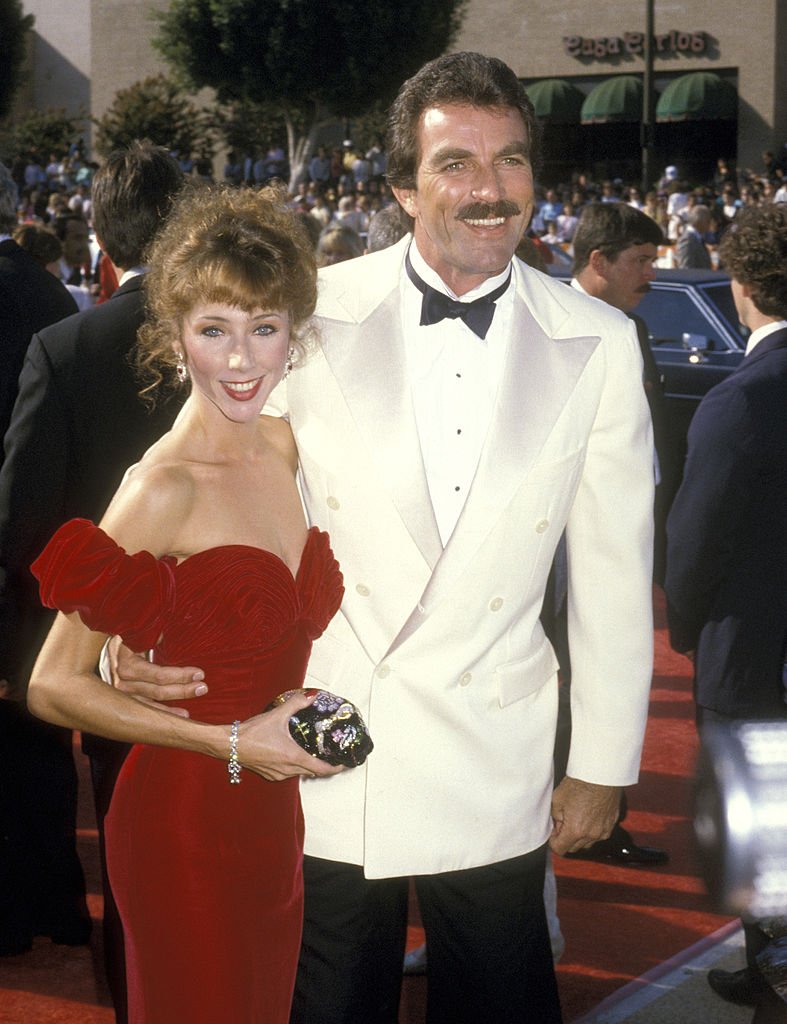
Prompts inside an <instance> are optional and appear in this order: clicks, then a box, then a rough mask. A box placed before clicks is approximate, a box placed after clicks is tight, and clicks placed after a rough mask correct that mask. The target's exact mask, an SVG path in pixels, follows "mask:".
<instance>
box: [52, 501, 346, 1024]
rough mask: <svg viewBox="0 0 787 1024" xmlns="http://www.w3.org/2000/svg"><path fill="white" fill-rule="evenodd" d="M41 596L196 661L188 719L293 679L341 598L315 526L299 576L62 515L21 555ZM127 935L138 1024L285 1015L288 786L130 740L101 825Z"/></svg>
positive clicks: (295, 887) (237, 706) (259, 554)
mask: <svg viewBox="0 0 787 1024" xmlns="http://www.w3.org/2000/svg"><path fill="white" fill-rule="evenodd" d="M33 569H34V572H35V574H36V576H38V578H39V580H40V582H41V595H42V600H43V601H44V603H45V604H47V605H49V606H50V607H56V608H59V609H61V610H63V611H66V612H70V611H74V610H76V611H78V612H79V613H80V615H81V617H82V619H83V620H84V621H85V622H86V624H87V625H88V626H90V628H92V629H95V630H99V631H101V632H106V633H119V634H120V635H121V636H122V637H123V638H124V640H125V641H126V642H127V643H128V644H129V646H131V647H132V648H133V649H135V650H145V649H147V648H150V647H152V648H154V649H155V660H156V661H157V662H159V663H166V664H172V665H197V666H199V667H200V668H202V669H204V670H205V678H206V682H207V683H208V686H209V692H208V694H207V695H206V696H204V697H201V698H199V700H198V701H197V702H191V703H190V705H189V710H190V711H191V713H192V714H193V715H194V717H199V719H201V720H203V721H206V722H215V723H221V722H231V721H233V720H234V719H241V720H243V719H246V718H248V717H250V716H251V715H254V714H257V713H259V712H260V711H262V710H263V709H264V708H265V707H266V705H267V704H268V703H269V702H270V700H272V699H273V697H275V696H276V695H277V694H279V693H281V692H282V691H283V690H287V689H291V688H293V687H299V686H301V685H302V684H303V679H304V675H305V671H306V663H307V661H308V658H309V652H310V649H311V644H312V641H313V640H314V639H315V638H316V637H317V636H319V634H320V633H321V632H322V630H323V629H324V628H325V626H326V625H327V623H328V622H329V620H330V619H331V617H332V616H333V614H334V613H335V612H336V610H337V608H338V607H339V603H340V601H341V596H342V577H341V573H340V572H339V567H338V565H337V563H336V561H335V559H334V557H333V555H332V553H331V550H330V547H329V544H328V537H327V534H325V533H321V532H319V531H318V530H317V529H316V528H312V529H311V530H310V531H309V534H308V539H307V541H306V546H305V548H304V551H303V555H302V558H301V564H300V568H299V569H298V572H297V574H296V576H295V577H294V578H293V576H292V573H291V572H290V570H289V569H288V568H287V566H286V565H285V564H284V563H283V562H282V561H281V559H279V558H278V557H277V556H276V555H274V554H272V553H271V552H268V551H262V550H260V549H257V548H252V547H246V546H242V545H232V546H230V545H228V546H224V547H218V548H213V549H210V550H208V551H202V552H200V553H198V554H195V555H192V556H191V557H190V558H187V559H186V560H185V561H183V562H181V563H180V564H176V563H175V560H174V559H172V558H162V559H156V558H154V556H153V555H151V554H149V553H147V552H140V553H139V554H136V555H133V556H129V555H127V554H126V553H125V552H124V551H123V550H122V548H119V547H118V546H117V545H116V544H115V543H114V541H112V540H111V539H110V538H109V537H107V535H106V534H105V533H103V531H101V530H100V529H99V528H98V527H96V526H94V525H93V524H92V523H89V522H87V521H86V520H72V521H71V522H69V523H67V524H66V525H65V526H64V527H62V528H61V529H60V530H59V531H58V532H57V533H56V534H55V536H54V537H53V538H52V540H51V541H50V543H49V545H48V546H47V548H46V550H45V551H44V553H43V554H42V555H41V557H40V558H39V559H38V561H37V562H36V563H35V565H34V566H33ZM105 828H106V844H107V861H108V865H109V875H110V881H111V884H112V889H113V892H114V894H115V898H116V899H117V903H118V906H119V908H120V913H121V917H122V919H123V925H124V930H125V941H126V963H127V971H128V991H129V1011H130V1021H131V1022H132V1024H142V1022H144V1024H179V1022H186V1021H188V1022H190V1024H201V1022H205V1024H208V1022H210V1024H213V1022H214V1021H231V1022H232V1024H243V1022H248V1024H279V1022H280V1024H286V1022H287V1021H288V1019H289V1008H290V1001H291V997H292V989H293V984H294V979H295V969H296V964H297V958H298V949H299V944H300V935H301V912H302V902H303V899H302V896H303V893H302V880H301V859H302V841H303V818H302V815H301V808H300V801H299V797H298V782H297V779H294V778H293V779H289V780H287V781H286V782H266V781H265V780H264V779H262V778H260V777H259V776H257V775H254V774H252V773H251V772H248V771H245V772H243V775H242V782H241V784H240V785H237V786H232V785H230V784H229V777H228V774H227V766H226V763H223V762H221V761H218V760H214V759H213V758H210V757H206V756H204V755H200V754H192V753H189V752H185V751H179V750H169V749H165V748H161V747H153V746H147V745H144V744H138V745H136V746H135V747H133V749H132V751H131V753H130V755H129V757H128V759H127V760H126V762H125V764H124V766H123V769H122V771H121V773H120V776H119V778H118V781H117V785H116V787H115V792H114V796H113V798H112V804H111V807H110V810H109V813H108V815H107V817H106V822H105Z"/></svg>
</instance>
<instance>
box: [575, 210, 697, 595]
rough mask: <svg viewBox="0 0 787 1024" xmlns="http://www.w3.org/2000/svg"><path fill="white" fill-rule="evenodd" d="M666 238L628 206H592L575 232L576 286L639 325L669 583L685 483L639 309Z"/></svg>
mask: <svg viewBox="0 0 787 1024" xmlns="http://www.w3.org/2000/svg"><path fill="white" fill-rule="evenodd" d="M663 244H664V235H663V233H662V230H661V228H660V227H659V226H658V224H656V222H655V221H654V220H652V219H651V218H650V217H648V216H647V215H646V214H644V213H642V212H641V211H640V210H637V209H635V208H634V207H633V206H629V205H628V204H627V203H591V204H590V205H589V206H586V207H585V208H584V209H583V210H582V214H581V216H580V218H579V223H578V225H577V230H576V232H575V233H574V279H573V281H572V284H573V286H574V287H579V288H580V290H581V291H584V292H587V294H588V295H592V296H594V298H597V299H602V300H603V301H604V302H608V303H609V304H610V306H615V308H616V309H620V310H622V311H623V312H624V313H627V314H628V316H630V317H631V319H632V320H633V321H634V323H635V325H636V328H637V339H638V341H639V348H640V352H641V353H642V363H643V375H642V383H643V386H644V388H645V395H646V396H647V399H648V405H649V406H650V416H651V419H652V420H653V438H654V441H655V443H656V455H657V466H656V500H655V506H654V515H655V521H656V540H655V551H654V568H653V577H654V579H655V581H656V582H657V583H659V584H661V583H663V582H664V559H665V547H666V521H667V513H668V512H669V506H670V503H671V501H672V499H673V497H674V496H675V491H676V489H677V486H678V483H679V482H680V469H679V467H678V466H677V465H676V458H675V453H674V451H673V445H672V444H671V441H670V432H669V426H668V423H667V408H666V403H665V399H664V385H663V383H662V380H661V373H660V371H659V368H658V366H657V365H656V360H655V359H654V358H653V352H652V351H651V348H650V343H649V341H648V328H647V325H646V323H645V321H644V320H643V319H642V317H639V316H637V315H636V314H635V313H634V310H635V309H636V308H637V306H638V305H639V303H640V302H641V300H642V297H643V295H646V294H647V293H648V291H650V282H651V281H652V280H653V279H654V278H655V276H656V270H655V262H656V258H657V257H658V247H659V246H660V245H663Z"/></svg>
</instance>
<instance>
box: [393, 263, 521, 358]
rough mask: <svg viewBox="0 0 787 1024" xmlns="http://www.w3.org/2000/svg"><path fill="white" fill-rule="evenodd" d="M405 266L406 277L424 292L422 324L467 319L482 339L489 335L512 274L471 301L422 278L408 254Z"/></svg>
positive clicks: (474, 331) (468, 323)
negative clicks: (496, 286) (452, 296)
mask: <svg viewBox="0 0 787 1024" xmlns="http://www.w3.org/2000/svg"><path fill="white" fill-rule="evenodd" d="M405 269H406V270H407V276H408V277H409V278H410V280H411V281H412V282H413V284H414V285H415V287H416V288H417V289H418V290H419V291H420V292H421V293H422V294H423V299H422V301H421V326H422V327H423V326H425V325H430V324H438V323H440V321H441V320H445V319H449V320H456V319H460V320H464V322H465V323H466V324H467V326H468V327H469V328H470V330H471V331H473V333H474V334H477V335H478V337H479V338H481V339H484V338H486V335H487V332H488V330H489V328H490V327H491V325H492V319H493V318H494V315H495V302H496V301H497V300H498V299H499V298H500V296H501V295H502V294H503V292H505V290H506V289H507V288H508V285H509V283H510V281H511V273H510V272H509V274H508V277H507V278H506V279H505V281H504V282H503V284H502V285H500V287H499V288H495V289H494V291H491V292H489V294H488V295H482V296H481V297H480V298H478V299H473V301H472V302H461V301H460V300H459V299H452V298H451V296H450V295H446V294H445V292H440V291H438V290H437V289H436V288H433V287H432V286H431V285H429V284H427V283H426V282H425V281H422V280H421V278H420V277H419V276H418V274H416V272H415V270H413V266H412V264H411V263H410V254H409V253H408V254H407V259H406V261H405Z"/></svg>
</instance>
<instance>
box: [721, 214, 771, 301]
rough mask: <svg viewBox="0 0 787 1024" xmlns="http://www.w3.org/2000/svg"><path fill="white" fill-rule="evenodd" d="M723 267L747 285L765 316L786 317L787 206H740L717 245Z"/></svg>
mask: <svg viewBox="0 0 787 1024" xmlns="http://www.w3.org/2000/svg"><path fill="white" fill-rule="evenodd" d="M719 259H720V261H721V265H722V267H723V268H724V270H726V271H727V273H728V274H729V275H730V277H733V278H735V280H736V281H739V282H740V283H741V284H745V285H748V286H749V288H750V289H751V297H752V301H753V302H754V305H755V306H756V307H757V309H759V311H760V312H761V313H764V314H765V315H766V316H772V317H778V318H779V319H780V320H787V205H785V204H784V203H764V204H763V205H761V206H744V207H743V208H742V209H740V210H739V211H738V213H737V214H736V215H735V220H734V221H733V222H732V224H731V225H730V226H729V228H728V229H727V230H726V231H725V233H724V237H723V238H722V240H721V245H720V247H719Z"/></svg>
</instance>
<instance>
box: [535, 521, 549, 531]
mask: <svg viewBox="0 0 787 1024" xmlns="http://www.w3.org/2000/svg"><path fill="white" fill-rule="evenodd" d="M548 529H549V520H548V519H539V520H538V522H537V523H536V533H546V531H547V530H548Z"/></svg>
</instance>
